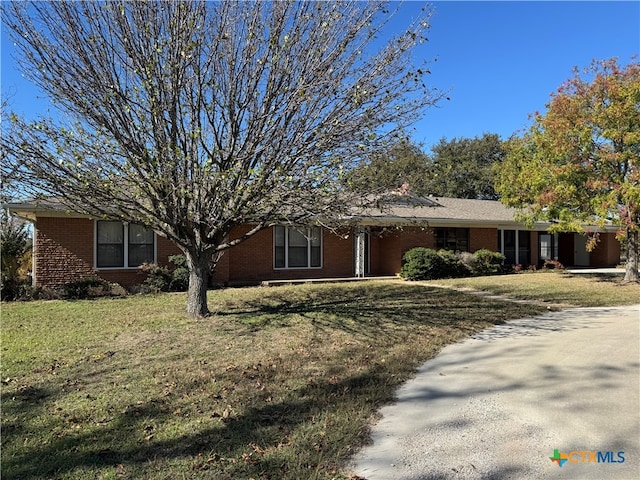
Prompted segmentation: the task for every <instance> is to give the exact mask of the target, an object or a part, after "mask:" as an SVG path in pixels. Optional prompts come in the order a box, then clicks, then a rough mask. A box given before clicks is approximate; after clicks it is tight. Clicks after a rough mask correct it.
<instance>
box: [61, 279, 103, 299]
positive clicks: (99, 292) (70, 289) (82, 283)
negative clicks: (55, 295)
mask: <svg viewBox="0 0 640 480" xmlns="http://www.w3.org/2000/svg"><path fill="white" fill-rule="evenodd" d="M110 291H111V286H110V285H109V282H107V281H106V280H103V279H101V278H97V277H88V278H83V279H80V280H74V281H73V282H68V283H65V284H64V285H63V286H62V295H63V297H64V298H68V299H72V300H80V299H85V298H93V297H102V296H105V295H109V293H110Z"/></svg>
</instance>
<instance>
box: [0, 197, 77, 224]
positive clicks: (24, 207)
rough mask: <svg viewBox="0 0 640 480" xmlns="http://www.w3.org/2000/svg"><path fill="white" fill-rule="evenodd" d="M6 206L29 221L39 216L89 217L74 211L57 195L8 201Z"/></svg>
mask: <svg viewBox="0 0 640 480" xmlns="http://www.w3.org/2000/svg"><path fill="white" fill-rule="evenodd" d="M4 207H5V208H7V210H9V212H11V213H14V214H16V215H17V216H18V217H20V218H24V219H25V220H29V221H35V219H36V218H37V217H80V218H88V217H87V216H86V215H82V214H79V213H76V212H73V211H72V210H71V209H70V208H69V207H67V206H66V205H65V204H63V203H62V202H61V201H60V200H59V199H58V198H56V197H49V198H42V199H28V200H24V201H22V202H15V203H7V204H6V205H4Z"/></svg>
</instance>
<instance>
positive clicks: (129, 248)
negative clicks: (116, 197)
mask: <svg viewBox="0 0 640 480" xmlns="http://www.w3.org/2000/svg"><path fill="white" fill-rule="evenodd" d="M154 257H155V235H154V234H153V231H152V230H149V229H147V228H145V227H143V226H142V225H136V224H133V223H132V224H128V225H127V224H124V223H122V222H114V221H103V220H100V221H98V222H96V267H97V268H135V267H139V266H140V265H142V264H143V263H145V262H154V261H155V258H154Z"/></svg>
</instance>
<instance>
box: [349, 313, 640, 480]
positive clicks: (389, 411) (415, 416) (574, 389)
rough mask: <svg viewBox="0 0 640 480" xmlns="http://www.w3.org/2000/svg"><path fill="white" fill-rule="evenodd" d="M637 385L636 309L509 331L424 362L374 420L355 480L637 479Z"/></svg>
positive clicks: (530, 323)
mask: <svg viewBox="0 0 640 480" xmlns="http://www.w3.org/2000/svg"><path fill="white" fill-rule="evenodd" d="M639 380H640V305H636V306H633V307H611V308H580V309H571V310H565V311H563V312H553V313H549V314H547V315H543V316H540V317H535V318H529V319H523V320H517V321H513V322H508V323H506V324H504V325H500V326H498V327H495V328H491V329H488V330H485V331H483V332H481V333H479V334H478V335H476V336H474V337H473V338H471V339H469V340H467V341H464V342H462V343H459V344H455V345H451V346H449V347H447V348H445V349H444V350H443V351H442V352H441V353H440V354H439V355H438V356H437V357H436V358H434V359H433V360H430V361H428V362H426V363H425V364H424V365H423V366H422V368H421V369H420V370H419V372H418V374H417V376H416V377H415V378H414V379H413V380H411V381H409V382H408V383H406V384H405V385H404V386H403V387H402V388H401V389H400V390H399V391H398V400H397V403H395V404H393V405H390V406H388V407H385V408H383V409H382V410H381V414H382V419H381V420H380V421H379V422H378V423H377V424H376V425H375V426H374V429H373V444H372V445H371V446H369V447H366V448H365V449H363V450H362V451H361V452H360V453H359V454H358V455H357V456H356V457H355V458H354V464H353V468H352V471H353V473H354V474H356V475H358V476H360V477H362V478H366V479H367V480H426V479H508V478H509V479H542V478H553V479H604V478H606V479H621V480H635V479H638V478H640V381H639ZM556 450H557V452H556ZM594 452H595V453H594ZM549 457H557V458H558V460H557V461H555V462H554V461H551V459H550V458H549ZM564 460H566V461H564ZM598 460H600V461H598ZM559 463H562V466H560V465H559Z"/></svg>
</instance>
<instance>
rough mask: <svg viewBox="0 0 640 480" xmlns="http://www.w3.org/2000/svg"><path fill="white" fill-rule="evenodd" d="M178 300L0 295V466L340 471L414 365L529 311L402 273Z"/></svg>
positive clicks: (224, 475) (46, 471)
mask: <svg viewBox="0 0 640 480" xmlns="http://www.w3.org/2000/svg"><path fill="white" fill-rule="evenodd" d="M185 300H186V299H185V295H183V294H162V295H158V296H132V297H129V298H122V299H101V300H94V301H75V302H64V301H48V302H30V303H14V304H3V305H2V324H3V325H2V365H3V373H2V384H3V385H2V393H3V395H2V396H3V402H2V410H3V412H2V443H3V446H2V477H3V479H22V480H28V479H36V478H38V479H41V478H56V479H95V478H99V479H119V478H136V479H181V478H188V479H194V478H195V479H198V478H207V479H210V478H215V479H249V478H254V479H301V478H305V479H313V478H317V479H329V478H347V477H346V473H345V472H344V470H343V468H344V462H345V460H346V459H348V458H349V457H350V456H351V455H352V454H353V453H354V452H355V451H356V450H357V449H358V448H359V447H360V446H361V445H362V444H363V443H364V442H366V441H367V437H368V428H369V425H370V423H371V420H372V419H373V418H374V417H375V415H376V413H375V412H376V411H377V409H378V408H379V407H380V406H381V405H382V404H384V403H388V402H390V401H392V399H393V395H394V392H395V390H396V388H397V387H398V386H399V384H400V383H401V382H403V381H404V380H406V379H407V378H409V377H410V376H411V375H412V374H413V373H414V371H415V369H416V367H417V366H418V365H419V364H420V363H421V362H423V361H424V360H426V359H428V358H430V357H432V356H434V355H435V354H436V353H437V352H438V351H439V350H440V349H441V348H442V347H443V346H445V345H447V344H449V343H452V342H456V341H458V340H460V339H462V338H465V337H467V336H468V335H470V334H472V333H473V332H476V331H478V330H480V329H483V328H486V327H488V326H490V325H492V324H495V323H501V322H503V321H505V320H508V319H512V318H517V317H522V316H528V315H532V314H536V313H538V312H540V311H541V308H540V307H536V306H531V305H518V304H512V303H503V302H496V301H491V300H487V299H481V298H477V297H475V296H470V295H464V294H460V293H458V292H455V291H450V290H444V289H436V288H430V287H425V286H423V285H416V284H408V283H401V282H371V283H369V282H367V283H355V284H334V285H300V286H289V287H278V288H245V289H227V290H218V291H211V292H209V306H210V308H211V309H212V311H214V312H215V315H214V316H213V317H211V318H209V319H207V320H201V321H195V320H189V319H186V318H185V316H184V315H183V309H184V305H185ZM545 310H546V309H545Z"/></svg>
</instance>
